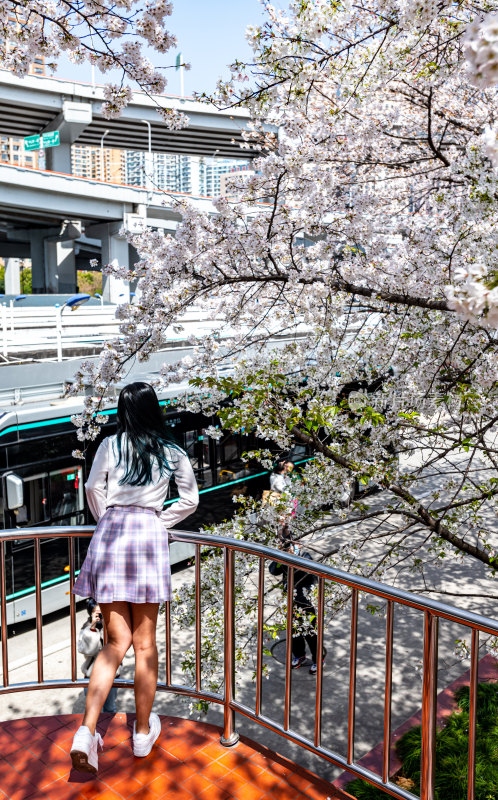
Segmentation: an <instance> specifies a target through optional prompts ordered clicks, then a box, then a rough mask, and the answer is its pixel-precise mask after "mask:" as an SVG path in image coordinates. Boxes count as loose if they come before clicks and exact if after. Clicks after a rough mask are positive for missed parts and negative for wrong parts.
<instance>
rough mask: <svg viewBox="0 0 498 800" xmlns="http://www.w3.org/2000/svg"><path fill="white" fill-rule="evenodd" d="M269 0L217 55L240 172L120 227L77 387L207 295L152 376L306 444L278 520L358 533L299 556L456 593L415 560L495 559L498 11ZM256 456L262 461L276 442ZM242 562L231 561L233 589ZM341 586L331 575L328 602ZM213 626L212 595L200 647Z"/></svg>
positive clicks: (233, 425) (152, 343)
mask: <svg viewBox="0 0 498 800" xmlns="http://www.w3.org/2000/svg"><path fill="white" fill-rule="evenodd" d="M266 10H267V21H266V23H265V24H264V25H263V26H262V27H261V28H254V29H250V30H249V34H248V35H249V39H250V42H251V43H252V46H253V50H254V59H253V63H252V64H249V65H244V64H242V63H239V62H237V63H235V64H234V65H233V77H232V80H231V81H230V82H229V83H227V84H224V85H220V86H219V90H218V94H217V102H218V103H219V104H220V106H223V107H230V106H236V105H243V106H244V107H246V108H248V109H249V110H250V111H251V115H252V124H251V129H250V130H249V131H248V132H247V135H246V147H248V148H252V149H253V151H255V154H256V156H257V157H256V158H255V160H254V170H253V171H252V173H251V174H247V173H238V174H235V175H234V178H233V180H232V181H231V185H230V187H229V191H228V196H227V197H223V198H218V199H216V201H215V203H214V205H215V208H216V212H217V213H216V214H215V215H210V214H204V213H201V212H200V211H198V210H196V209H195V208H194V207H193V206H192V205H190V204H189V202H188V200H187V199H186V200H182V201H178V210H179V212H180V213H181V215H182V223H181V224H180V225H179V227H178V230H177V234H176V236H175V237H171V236H165V235H164V234H163V233H162V232H158V231H154V230H146V231H144V232H143V233H142V234H140V235H134V236H130V241H131V242H132V244H133V245H134V247H135V248H136V249H137V251H138V252H139V254H140V261H139V262H138V263H137V264H136V265H135V266H134V268H133V269H132V270H124V269H119V268H116V269H115V270H114V272H115V273H117V274H119V275H120V276H121V277H124V278H128V279H130V280H132V279H138V282H139V283H138V285H139V290H140V292H141V297H140V302H139V304H138V305H135V306H131V305H130V306H125V307H121V309H120V312H119V313H120V314H121V316H122V323H123V324H122V337H123V338H122V340H121V342H120V343H115V344H114V345H112V346H108V347H106V348H105V350H104V351H103V353H102V355H101V358H100V360H99V362H98V364H88V365H86V367H85V368H84V369H83V370H82V372H81V373H80V374H79V376H78V379H77V381H76V384H75V386H76V388H78V387H79V386H81V385H82V383H83V381H85V380H91V381H92V382H93V384H94V386H95V387H96V391H95V396H100V397H105V395H106V393H107V392H108V391H109V387H110V386H111V385H112V383H113V382H114V381H115V380H116V379H117V378H119V377H120V376H121V375H123V369H124V367H123V365H124V364H125V362H126V360H127V359H128V358H129V357H130V356H131V355H132V354H137V356H138V358H139V359H143V360H146V359H147V358H148V356H149V354H150V353H151V352H152V351H153V350H155V349H157V348H158V347H159V346H160V344H161V341H162V335H163V332H164V330H165V329H166V327H167V326H168V325H171V324H175V323H177V320H178V318H179V316H181V314H182V313H183V312H184V311H185V310H186V309H187V308H188V307H189V306H191V305H193V304H195V305H196V306H198V307H201V308H202V309H204V311H205V313H206V315H207V316H208V317H212V318H213V319H217V320H220V319H221V320H222V321H223V325H222V326H221V328H220V330H219V331H218V332H216V333H212V334H210V335H207V336H205V337H203V338H197V339H196V340H195V345H196V352H195V355H194V356H193V357H192V358H187V359H184V360H183V362H180V363H178V364H176V365H173V366H172V367H171V366H169V367H165V369H164V375H163V380H164V382H165V383H168V382H171V381H177V380H185V379H190V381H191V383H192V385H194V386H196V387H197V388H199V389H202V388H206V387H208V388H209V401H206V400H202V401H200V400H199V401H196V400H195V399H194V400H192V399H190V400H189V401H188V403H187V407H188V408H195V409H199V408H202V409H203V410H204V411H207V412H217V413H218V417H219V420H220V424H221V425H222V426H223V427H224V428H225V429H228V430H233V431H239V430H241V429H248V428H255V429H256V431H257V432H258V434H259V435H260V436H261V437H264V438H266V439H267V440H268V442H269V443H270V442H271V443H273V444H274V445H276V446H277V447H278V448H279V449H280V451H281V452H282V453H283V454H285V453H287V452H288V451H289V450H290V449H291V448H292V447H293V445H295V444H296V443H300V444H301V445H305V446H306V447H307V448H308V452H309V454H310V456H312V458H311V459H310V460H309V461H307V462H306V464H305V465H304V466H303V468H302V470H301V474H300V480H299V481H296V482H295V484H294V486H293V490H292V492H293V496H294V497H295V498H297V501H298V507H297V513H296V514H295V516H293V517H292V518H291V519H290V520H289V519H288V522H289V525H290V526H291V528H292V532H293V536H294V537H295V538H303V539H305V540H306V542H307V548H308V549H310V548H313V546H314V545H313V543H314V542H315V543H316V540H317V539H320V537H321V539H320V541H322V540H323V531H324V530H326V531H328V532H329V533H330V532H331V531H333V530H334V529H337V530H339V531H340V530H341V528H340V526H341V525H343V524H344V522H347V521H353V520H354V521H355V522H356V524H357V527H356V535H355V536H350V535H348V536H347V538H346V537H344V536H342V537H341V536H340V535H339V536H336V537H333V539H330V546H329V547H328V548H327V547H323V546H321V548H315V553H316V555H317V557H320V558H323V559H326V560H327V561H328V563H331V564H336V565H338V566H340V567H342V568H344V569H346V570H349V571H351V572H355V571H357V572H359V573H361V574H364V575H368V576H372V577H375V578H377V579H381V580H382V579H383V580H387V581H389V582H395V581H396V580H397V578H398V576H399V575H400V573H403V572H404V571H405V570H411V572H412V574H414V575H415V576H416V588H417V589H419V590H421V591H422V590H424V589H427V590H436V591H441V592H442V591H446V593H449V594H451V591H448V590H447V589H446V590H443V588H442V578H441V581H440V582H439V583H438V582H437V581H435V580H434V570H433V571H432V573H430V572H428V569H429V567H430V566H431V565H434V564H438V565H443V566H444V564H448V567H447V570H448V572H449V573H451V569H452V566H451V565H452V564H454V563H455V559H457V560H458V559H462V558H465V559H468V558H471V559H474V560H475V562H476V564H477V563H479V564H480V565H483V566H484V567H485V568H487V569H489V570H490V571H491V573H492V572H493V571H494V569H495V567H496V563H497V562H496V557H497V556H496V552H497V550H496V548H497V541H496V533H493V532H492V530H491V529H490V521H492V520H493V518H494V517H495V515H496V508H497V496H498V475H497V471H496V470H497V459H498V450H497V439H496V433H497V427H496V423H497V421H498V411H497V402H496V401H497V385H498V384H497V380H498V354H497V334H496V328H497V327H498V273H497V268H496V259H497V254H498V240H497V236H496V230H497V222H498V219H497V202H496V201H497V188H498V177H497V172H496V170H497V168H498V144H497V139H498V133H497V130H498V128H497V125H498V122H497V95H496V83H497V80H498V10H497V7H496V5H495V4H494V3H488V2H486V3H483V4H480V5H479V4H476V3H473V2H469V1H468V0H462V2H459V3H451V4H450V3H447V2H445V0H439V1H438V0H360V2H358V3H355V4H352V3H350V2H349V0H338V2H334V3H331V2H330V1H329V0H314V1H313V2H308V1H307V0H294V1H293V2H291V3H290V7H289V10H288V12H285V13H284V12H281V11H278V10H276V9H274V8H273V7H272V6H271V5H269V4H267V5H266ZM227 364H234V365H235V367H234V371H233V374H232V375H231V376H229V377H227V376H226V372H225V373H223V372H222V371H221V368H222V367H223V366H226V365H227ZM352 394H354V396H352ZM227 398H229V403H228V404H227ZM98 404H99V401H98V400H96V399H93V398H89V399H88V403H87V409H86V413H85V415H83V416H82V417H81V418H80V420H79V421H78V424H79V426H80V434H81V438H82V439H84V438H85V437H86V436H90V437H94V436H96V435H97V433H98V426H96V424H95V421H94V419H93V417H92V415H93V414H94V412H95V411H96V410H97V409H98V407H99V406H98ZM213 433H216V432H215V431H213ZM250 456H251V457H253V458H257V459H259V461H260V462H261V463H262V464H264V465H265V466H270V465H271V463H272V460H273V458H274V453H270V452H269V450H268V451H259V452H257V453H252V454H250ZM353 494H354V496H353ZM289 514H290V507H289V501H288V499H287V498H286V497H285V496H284V497H283V498H282V501H281V503H280V504H279V505H278V506H276V507H269V506H263V507H261V505H260V503H258V502H257V501H255V500H252V499H247V498H246V499H243V500H242V502H241V503H240V505H239V509H238V511H237V514H236V515H235V517H234V519H233V520H231V521H229V522H227V523H226V524H224V525H223V526H217V528H216V530H217V531H218V532H220V531H221V532H223V533H225V534H226V535H231V536H238V537H247V536H251V537H253V538H256V539H258V540H260V541H266V542H275V541H276V534H277V531H278V529H279V527H280V526H281V524H282V517H286V518H289ZM207 573H208V574H210V575H211V576H214V575H215V574H216V573H215V568H214V567H213V568H212V572H211V573H209V570H207ZM251 574H252V573H251V569H249V568H248V566H247V561H246V560H244V559H242V560H241V563H240V565H239V571H238V576H239V577H238V580H239V583H238V586H239V597H240V598H241V601H242V600H243V599H244V598H246V600H247V601H248V600H249V598H250V596H251V591H252V593H253V592H254V587H253V586H252V583H251V580H252V579H251ZM444 574H445V573H444V569H443V571H442V572H441V571H440V570H438V572H437V575H444ZM211 579H212V580H213V581H215V582H216V579H215V578H214V577H211ZM412 586H413V581H412ZM244 587H245V588H244ZM215 595H216V593H215V592H211V602H212V608H213V609H214V608H215V607H216V603H217V602H218V601H216V600H214V599H213V597H215ZM475 595H476V596H478V595H479V592H476V593H475ZM189 597H190V599H192V598H191V595H190V594H189V590H188V588H185V589H184V591H183V594H182V604H183V607H182V608H180V610H179V612H178V613H179V614H180V615H181V616H182V618H185V619H186V618H187V617H188V616H189V614H191V611H192V603H190V604H189V603H188V602H187V601H188V598H189ZM345 599H346V596H345V595H344V594H343V590H342V589H339V588H337V587H335V588H334V589H333V590H331V592H330V594H329V596H328V597H327V609H328V611H329V612H330V613H336V612H337V610H338V609H339V608H341V607H342V604H343V602H344V601H345ZM182 604H180V606H182ZM279 615H280V616H279ZM208 619H212V620H213V622H212V625H213V627H212V629H211V628H210V623H208V621H207V620H208ZM274 619H275V620H277V622H278V620H279V619H280V622H282V608H281V606H279V605H278V603H277V604H276V607H275V610H274ZM247 620H248V621H247V623H246V625H247V627H246V633H247V637H246V638H247V639H248V638H250V637H251V635H252V631H253V628H252V627H251V625H252V622H251V618H250V617H247ZM218 624H219V617H218V616H217V615H216V613H214V611H213V614H212V617H209V618H208V617H206V637H207V638H206V647H207V646H208V644H209V640H210V641H211V645H210V646H211V648H212V641H213V637H214V630H215V626H216V625H218ZM241 624H242V622H241ZM277 627H278V625H277ZM239 655H240V658H243V653H242V650H241V651H240V653H239ZM213 658H214V657H213ZM208 661H209V659H208V656H207V654H206V663H207V662H208ZM214 662H216V658H214V661H213V663H214ZM213 670H214V667H213ZM213 674H214V672H213Z"/></svg>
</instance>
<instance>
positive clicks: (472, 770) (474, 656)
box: [467, 628, 479, 800]
mask: <svg viewBox="0 0 498 800" xmlns="http://www.w3.org/2000/svg"><path fill="white" fill-rule="evenodd" d="M478 678H479V631H478V630H477V629H476V628H472V649H471V654H470V686H469V776H468V782H467V800H474V796H475V783H476V716H477V681H478Z"/></svg>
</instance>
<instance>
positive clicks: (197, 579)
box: [195, 544, 202, 692]
mask: <svg viewBox="0 0 498 800" xmlns="http://www.w3.org/2000/svg"><path fill="white" fill-rule="evenodd" d="M201 647H202V630H201V546H200V544H196V546H195V690H196V692H200V691H201V670H202V664H201Z"/></svg>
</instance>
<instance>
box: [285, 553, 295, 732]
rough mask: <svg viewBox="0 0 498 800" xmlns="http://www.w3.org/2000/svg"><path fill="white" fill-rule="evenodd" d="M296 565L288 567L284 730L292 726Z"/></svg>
mask: <svg viewBox="0 0 498 800" xmlns="http://www.w3.org/2000/svg"><path fill="white" fill-rule="evenodd" d="M293 629H294V567H288V568H287V638H286V640H285V641H286V648H285V692H284V731H288V730H289V728H290V726H291V699H292V694H291V689H292V677H291V676H292V635H293V632H294V630H293Z"/></svg>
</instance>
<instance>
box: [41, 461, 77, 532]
mask: <svg viewBox="0 0 498 800" xmlns="http://www.w3.org/2000/svg"><path fill="white" fill-rule="evenodd" d="M49 477H50V516H51V517H52V519H53V520H58V519H59V520H60V519H61V518H64V519H63V520H62V521H63V522H65V523H66V524H73V525H76V524H78V522H79V521H80V520H79V515H78V514H77V512H78V511H83V506H84V500H83V470H82V468H81V467H80V466H74V467H66V468H65V469H59V470H54V471H53V472H50V473H49ZM72 515H76V517H78V519H76V517H74V521H73V516H72Z"/></svg>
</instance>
